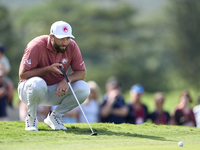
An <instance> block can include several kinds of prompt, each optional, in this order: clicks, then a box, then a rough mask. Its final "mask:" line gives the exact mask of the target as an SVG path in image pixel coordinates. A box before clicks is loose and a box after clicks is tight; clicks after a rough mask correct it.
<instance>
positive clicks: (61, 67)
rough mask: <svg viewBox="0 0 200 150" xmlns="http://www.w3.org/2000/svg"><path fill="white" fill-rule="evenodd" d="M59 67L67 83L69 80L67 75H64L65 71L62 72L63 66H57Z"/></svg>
mask: <svg viewBox="0 0 200 150" xmlns="http://www.w3.org/2000/svg"><path fill="white" fill-rule="evenodd" d="M59 67H60V70H61V71H62V73H63V75H64V77H65V79H66V80H67V82H69V79H68V77H67V75H66V73H65V70H64V68H63V66H59Z"/></svg>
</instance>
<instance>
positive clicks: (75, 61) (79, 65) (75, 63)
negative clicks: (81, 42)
mask: <svg viewBox="0 0 200 150" xmlns="http://www.w3.org/2000/svg"><path fill="white" fill-rule="evenodd" d="M71 68H72V70H73V71H77V70H84V69H85V63H84V61H83V58H82V55H81V51H80V49H79V47H78V45H77V44H76V43H75V44H74V49H73V57H72V62H71Z"/></svg>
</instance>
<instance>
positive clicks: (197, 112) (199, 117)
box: [193, 95, 200, 128]
mask: <svg viewBox="0 0 200 150" xmlns="http://www.w3.org/2000/svg"><path fill="white" fill-rule="evenodd" d="M193 112H194V117H195V120H196V124H197V128H200V95H199V97H198V105H196V106H195V107H194V108H193Z"/></svg>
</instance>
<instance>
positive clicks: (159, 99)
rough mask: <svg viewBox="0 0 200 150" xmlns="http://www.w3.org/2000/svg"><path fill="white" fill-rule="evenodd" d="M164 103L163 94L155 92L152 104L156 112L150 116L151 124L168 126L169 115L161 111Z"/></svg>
mask: <svg viewBox="0 0 200 150" xmlns="http://www.w3.org/2000/svg"><path fill="white" fill-rule="evenodd" d="M164 101H165V96H164V94H163V93H161V92H157V93H155V94H154V102H155V106H156V110H155V111H154V112H153V113H152V114H151V115H150V118H151V120H152V122H153V123H155V124H157V125H160V124H168V123H169V121H170V115H169V113H168V112H167V111H164V110H163V104H164Z"/></svg>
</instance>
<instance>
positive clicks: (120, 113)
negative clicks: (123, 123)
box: [112, 106, 129, 117]
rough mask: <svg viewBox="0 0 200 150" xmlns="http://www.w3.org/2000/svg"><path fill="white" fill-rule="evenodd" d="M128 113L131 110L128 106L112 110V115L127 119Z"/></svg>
mask: <svg viewBox="0 0 200 150" xmlns="http://www.w3.org/2000/svg"><path fill="white" fill-rule="evenodd" d="M128 113H129V108H128V107H127V106H123V107H121V108H115V109H113V110H112V114H114V115H116V116H121V117H126V116H127V115H128Z"/></svg>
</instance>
